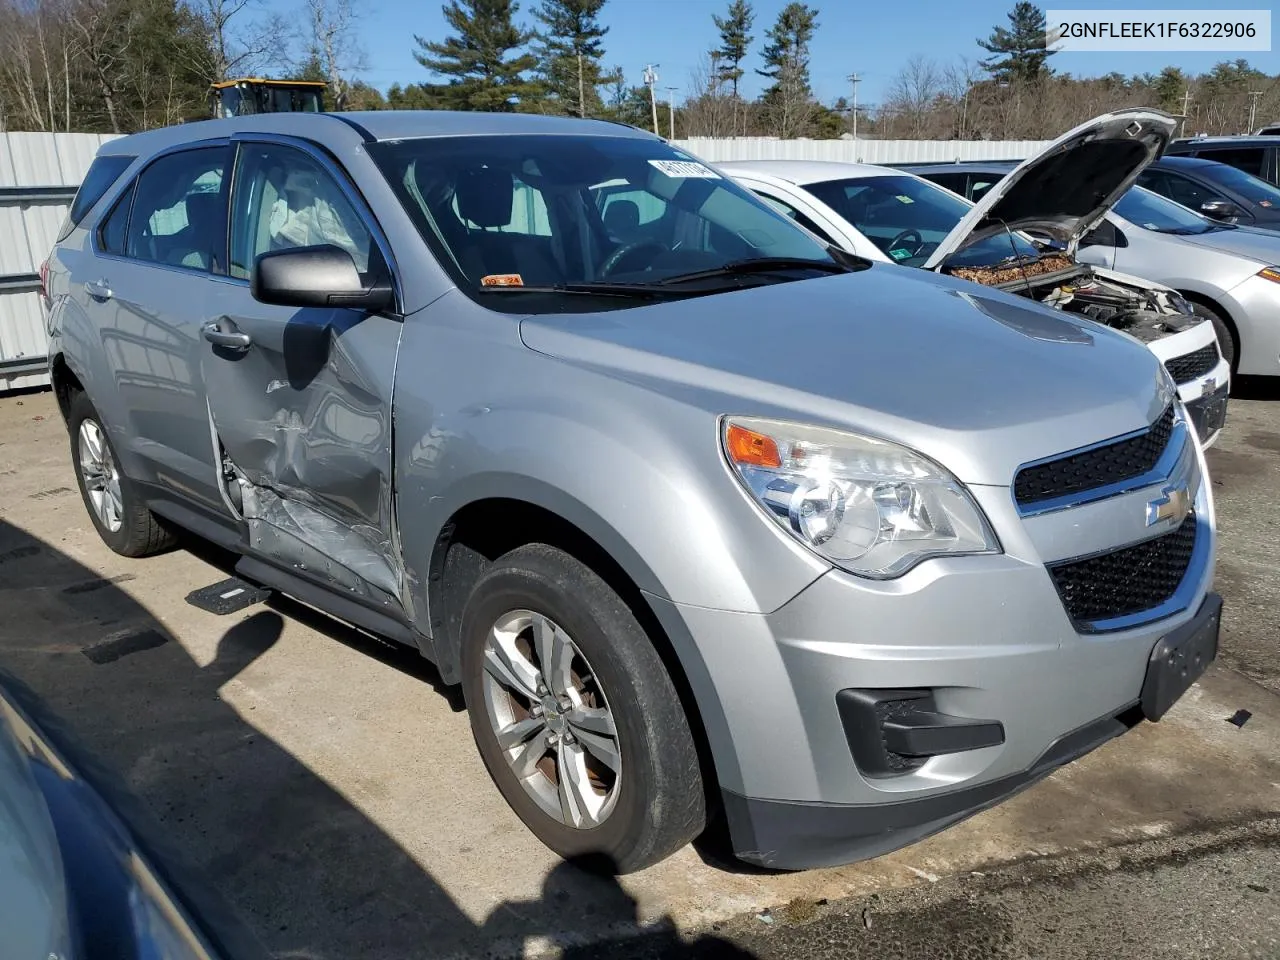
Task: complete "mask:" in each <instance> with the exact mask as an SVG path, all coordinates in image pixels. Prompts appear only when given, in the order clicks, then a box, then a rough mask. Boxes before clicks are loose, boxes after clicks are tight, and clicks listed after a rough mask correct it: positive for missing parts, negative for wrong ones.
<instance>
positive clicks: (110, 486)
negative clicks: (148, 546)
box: [78, 419, 124, 533]
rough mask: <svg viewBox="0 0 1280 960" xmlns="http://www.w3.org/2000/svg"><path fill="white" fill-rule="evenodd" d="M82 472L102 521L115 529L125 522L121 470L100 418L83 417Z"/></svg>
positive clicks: (97, 513)
mask: <svg viewBox="0 0 1280 960" xmlns="http://www.w3.org/2000/svg"><path fill="white" fill-rule="evenodd" d="M78 446H79V452H80V476H81V478H83V480H84V488H85V491H86V492H87V493H88V494H89V503H90V505H91V506H92V508H93V512H94V514H96V515H97V518H98V522H99V523H101V524H102V526H103V527H104V528H106V529H107V530H108V531H110V532H111V533H115V532H116V531H117V530H119V529H120V527H121V525H122V524H123V523H124V500H123V498H122V497H121V494H120V471H119V469H118V468H117V467H116V462H115V458H114V457H112V456H111V448H110V447H109V446H107V438H106V436H105V434H103V432H102V427H101V426H100V425H99V424H98V422H97V421H96V420H88V419H86V420H83V421H81V423H80V436H79V444H78Z"/></svg>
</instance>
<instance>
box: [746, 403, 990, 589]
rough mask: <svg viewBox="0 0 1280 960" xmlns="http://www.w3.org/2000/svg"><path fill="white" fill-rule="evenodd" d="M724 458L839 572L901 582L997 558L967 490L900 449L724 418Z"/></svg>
mask: <svg viewBox="0 0 1280 960" xmlns="http://www.w3.org/2000/svg"><path fill="white" fill-rule="evenodd" d="M721 441H722V444H723V447H724V452H725V455H726V456H727V457H728V460H729V463H730V464H731V465H732V466H733V469H734V471H735V472H736V473H737V475H738V478H739V479H740V480H741V481H742V483H743V484H744V486H746V488H747V489H748V490H749V491H750V492H751V494H752V495H753V496H754V497H755V499H756V500H757V501H758V502H759V504H760V505H761V507H763V508H764V510H765V512H766V513H768V515H769V516H770V517H772V518H773V519H774V520H775V521H776V522H777V523H778V525H779V526H781V527H783V528H785V529H786V530H788V531H789V532H790V533H791V534H792V535H793V536H795V537H796V538H797V539H798V540H800V541H801V542H802V543H803V544H805V546H807V547H809V548H810V549H811V550H813V551H815V552H816V553H817V554H819V555H820V556H821V557H823V558H824V559H826V560H828V561H830V562H831V563H833V564H835V565H836V566H838V567H840V568H842V569H844V570H847V571H849V572H850V573H854V574H857V575H859V576H863V577H872V578H875V579H881V580H884V579H890V578H892V577H897V576H901V575H902V574H904V573H906V572H907V571H908V570H910V569H911V568H912V567H914V566H915V565H916V564H918V563H920V562H921V561H922V560H926V559H928V558H929V557H937V556H950V555H956V554H974V553H998V552H999V550H1000V545H999V543H998V542H997V540H996V537H995V534H994V533H993V532H992V531H991V528H990V526H989V525H988V523H987V521H986V518H985V517H984V516H983V514H982V511H981V510H980V509H979V508H978V505H977V504H976V503H974V501H973V498H972V497H970V496H969V493H968V491H966V490H965V489H964V487H963V486H962V485H961V483H960V482H959V481H958V480H957V479H956V478H955V477H953V476H952V475H951V474H950V473H948V472H947V471H946V470H945V469H943V468H942V467H940V466H939V465H938V464H936V463H934V462H933V461H932V460H929V459H928V458H926V457H924V456H923V455H921V454H919V453H916V452H915V451H914V450H911V449H909V448H907V447H903V446H900V445H898V444H896V443H890V442H889V441H887V440H878V439H876V438H874V437H865V436H861V435H859V434H854V433H846V432H844V431H841V430H832V429H828V428H826V427H815V426H808V425H805V424H799V423H787V422H783V421H778V420H765V419H760V418H755V417H728V418H725V420H724V421H723V425H722V432H721Z"/></svg>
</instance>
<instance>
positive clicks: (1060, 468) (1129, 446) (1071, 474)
mask: <svg viewBox="0 0 1280 960" xmlns="http://www.w3.org/2000/svg"><path fill="white" fill-rule="evenodd" d="M1172 432H1173V405H1172V404H1170V405H1169V406H1168V407H1166V408H1165V411H1164V413H1162V414H1161V415H1160V418H1159V419H1158V420H1156V422H1155V423H1153V424H1152V425H1151V426H1150V427H1149V428H1148V429H1147V430H1146V431H1144V432H1143V433H1140V434H1138V435H1137V436H1136V437H1130V438H1129V439H1127V440H1117V441H1116V442H1115V443H1108V444H1106V445H1104V446H1100V447H1094V448H1093V449H1092V450H1086V451H1084V452H1082V453H1074V454H1071V455H1069V456H1065V457H1062V458H1060V459H1058V460H1050V461H1049V462H1048V463H1038V464H1035V465H1034V466H1030V467H1023V468H1022V469H1021V470H1019V471H1018V475H1017V476H1016V477H1014V480H1013V496H1014V499H1015V500H1016V501H1017V502H1018V504H1020V505H1021V506H1030V505H1031V504H1036V503H1041V502H1043V501H1045V500H1053V499H1055V498H1057V497H1062V496H1066V495H1068V494H1072V493H1080V492H1082V491H1085V490H1093V489H1094V488H1096V487H1105V486H1107V485H1108V484H1111V483H1118V482H1120V481H1122V480H1129V479H1131V478H1133V477H1140V476H1142V475H1143V474H1144V473H1146V472H1147V471H1148V470H1151V469H1152V468H1153V467H1154V466H1155V465H1156V463H1157V461H1159V459H1160V455H1161V454H1162V453H1164V448H1165V447H1166V446H1167V445H1168V443H1169V435H1170V434H1171V433H1172Z"/></svg>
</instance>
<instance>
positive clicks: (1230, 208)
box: [1200, 200, 1244, 220]
mask: <svg viewBox="0 0 1280 960" xmlns="http://www.w3.org/2000/svg"><path fill="white" fill-rule="evenodd" d="M1200 212H1201V213H1203V214H1204V215H1205V216H1206V217H1211V218H1212V219H1214V220H1231V219H1234V218H1235V217H1238V216H1240V214H1241V213H1243V212H1244V211H1243V210H1241V209H1240V208H1239V207H1238V206H1236V205H1235V204H1234V203H1232V202H1231V201H1230V200H1206V201H1205V202H1204V203H1202V204H1200Z"/></svg>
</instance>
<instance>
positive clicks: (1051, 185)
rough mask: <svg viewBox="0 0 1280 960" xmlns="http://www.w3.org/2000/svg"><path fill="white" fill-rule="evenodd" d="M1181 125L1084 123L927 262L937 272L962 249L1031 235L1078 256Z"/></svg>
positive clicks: (992, 194)
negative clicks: (1001, 236)
mask: <svg viewBox="0 0 1280 960" xmlns="http://www.w3.org/2000/svg"><path fill="white" fill-rule="evenodd" d="M1176 125H1177V121H1176V120H1175V119H1174V118H1173V117H1172V116H1171V115H1170V114H1167V113H1164V112H1163V111H1160V110H1150V109H1145V108H1134V109H1129V110H1117V111H1115V112H1114V113H1106V114H1103V115H1102V116H1100V117H1095V118H1094V119H1093V120H1089V121H1088V122H1086V123H1082V124H1081V125H1080V126H1078V127H1076V128H1075V129H1074V130H1070V131H1068V132H1067V133H1064V134H1063V135H1062V136H1060V137H1059V138H1058V139H1057V140H1055V141H1053V143H1051V144H1050V145H1049V146H1048V147H1047V148H1045V149H1044V150H1043V151H1041V152H1040V153H1039V154H1037V155H1036V156H1034V157H1031V158H1030V159H1029V160H1024V161H1023V162H1022V163H1020V164H1019V165H1018V166H1017V167H1015V168H1014V169H1013V170H1012V171H1010V172H1009V174H1008V175H1007V176H1005V177H1004V178H1002V179H1001V180H1000V181H999V182H998V183H996V184H995V186H993V187H992V188H991V189H990V190H988V191H987V192H986V193H985V194H984V195H983V197H982V199H981V200H979V201H978V203H977V204H975V205H974V207H973V209H972V210H970V211H969V213H968V214H967V215H966V216H965V218H964V219H963V220H961V221H960V222H959V223H958V224H956V226H955V228H954V229H953V230H952V231H951V232H950V233H948V234H947V235H946V236H945V237H944V238H943V239H942V242H941V243H940V244H938V249H936V250H935V251H934V252H933V255H932V256H930V257H929V259H928V260H927V261H925V263H924V268H925V269H926V270H933V269H936V268H937V267H938V266H939V265H940V264H942V263H943V261H945V260H946V258H947V257H949V256H951V255H952V254H953V253H955V252H956V251H957V250H961V249H963V248H964V247H967V246H969V245H970V244H972V243H976V242H978V241H980V240H983V239H985V238H986V237H989V236H991V235H993V234H996V233H1003V232H1004V230H1005V228H1006V226H1007V227H1008V228H1009V229H1010V230H1028V231H1031V232H1034V233H1037V234H1043V235H1045V236H1048V237H1050V238H1052V239H1053V240H1056V241H1058V242H1059V243H1061V244H1062V245H1063V246H1065V247H1066V248H1067V250H1068V252H1069V253H1071V254H1074V253H1075V247H1076V244H1077V243H1078V242H1079V240H1080V238H1081V237H1083V236H1084V235H1085V234H1086V233H1088V232H1089V231H1090V230H1091V229H1093V227H1094V226H1096V225H1097V223H1098V221H1099V220H1101V219H1102V218H1103V216H1105V215H1106V213H1107V211H1108V210H1110V209H1111V208H1112V206H1114V205H1115V203H1116V201H1118V200H1119V199H1120V198H1121V197H1122V196H1124V192H1125V191H1126V190H1128V189H1129V188H1130V187H1131V186H1133V184H1134V183H1135V182H1136V181H1137V179H1138V175H1139V174H1140V173H1142V171H1143V170H1145V169H1146V168H1147V166H1148V165H1149V164H1151V163H1153V162H1154V161H1156V160H1158V159H1159V158H1160V155H1161V154H1162V153H1164V149H1165V147H1166V146H1168V144H1169V138H1170V137H1171V136H1173V131H1174V128H1175V126H1176Z"/></svg>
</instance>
